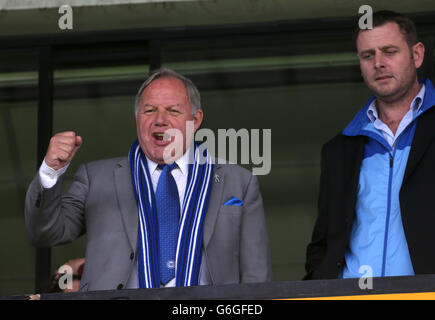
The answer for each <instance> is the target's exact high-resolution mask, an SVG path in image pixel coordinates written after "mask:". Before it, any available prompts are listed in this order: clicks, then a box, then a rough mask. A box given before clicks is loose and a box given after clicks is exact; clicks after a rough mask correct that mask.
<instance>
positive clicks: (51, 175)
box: [39, 159, 69, 189]
mask: <svg viewBox="0 0 435 320" xmlns="http://www.w3.org/2000/svg"><path fill="white" fill-rule="evenodd" d="M68 166H69V163H68V164H67V165H66V166H65V167H63V168H60V169H59V170H54V169H53V168H50V167H49V166H48V165H47V164H46V163H45V159H44V161H42V164H41V167H40V168H39V181H40V182H41V185H42V186H43V187H44V188H45V189H50V188H51V187H53V186H54V185H55V184H56V182H57V180H58V179H59V177H60V176H61V175H62V174H64V173H65V171H66V169H67V168H68Z"/></svg>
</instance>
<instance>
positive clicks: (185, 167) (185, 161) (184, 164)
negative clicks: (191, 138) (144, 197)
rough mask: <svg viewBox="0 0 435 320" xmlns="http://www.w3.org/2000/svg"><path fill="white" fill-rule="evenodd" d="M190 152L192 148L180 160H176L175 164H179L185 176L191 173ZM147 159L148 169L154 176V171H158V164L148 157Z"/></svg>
mask: <svg viewBox="0 0 435 320" xmlns="http://www.w3.org/2000/svg"><path fill="white" fill-rule="evenodd" d="M189 152H190V147H189V148H188V149H187V150H186V152H185V153H184V154H183V155H182V156H181V157H180V158H178V159H177V160H175V163H176V164H177V166H178V169H180V170H181V173H182V174H183V175H187V174H188V172H189ZM146 158H147V164H148V169H149V171H150V174H151V175H152V174H153V173H154V171H155V170H156V169H157V166H158V164H157V163H155V162H154V161H152V160H150V159H148V157H146ZM174 170H175V169H174Z"/></svg>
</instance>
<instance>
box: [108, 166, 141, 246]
mask: <svg viewBox="0 0 435 320" xmlns="http://www.w3.org/2000/svg"><path fill="white" fill-rule="evenodd" d="M114 177H115V189H116V196H117V198H118V205H119V209H120V213H121V218H122V222H123V224H124V229H125V233H126V234H127V237H128V240H129V242H130V245H131V249H132V250H133V251H134V252H136V246H137V236H138V210H137V204H136V199H135V196H134V193H133V188H132V182H131V174H130V166H129V164H128V161H127V159H123V160H121V161H120V162H119V163H118V164H117V166H116V167H115V169H114Z"/></svg>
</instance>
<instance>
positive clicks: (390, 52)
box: [385, 50, 397, 55]
mask: <svg viewBox="0 0 435 320" xmlns="http://www.w3.org/2000/svg"><path fill="white" fill-rule="evenodd" d="M396 52H397V51H396V50H388V51H385V54H388V55H392V54H395V53H396Z"/></svg>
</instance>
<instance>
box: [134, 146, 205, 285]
mask: <svg viewBox="0 0 435 320" xmlns="http://www.w3.org/2000/svg"><path fill="white" fill-rule="evenodd" d="M193 152H194V163H193V164H191V163H190V162H189V172H188V176H187V185H186V192H185V195H184V199H183V205H182V208H181V216H180V223H179V226H178V241H177V251H176V257H175V261H176V263H175V285H176V286H177V287H182V286H195V285H198V282H199V272H200V267H201V255H202V238H203V236H202V235H203V225H204V219H205V215H206V213H207V207H208V202H209V198H210V191H211V183H212V176H213V163H212V159H211V157H210V155H209V154H208V151H207V149H201V148H200V147H198V146H197V145H196V144H194V149H193ZM200 152H202V155H201V154H200ZM204 159H206V161H205V163H204ZM129 162H130V169H131V177H132V182H133V189H134V194H135V197H136V201H137V207H138V210H139V235H138V247H137V268H138V275H139V287H140V288H159V287H160V272H159V250H158V249H159V245H158V241H159V235H158V230H159V228H158V225H157V223H158V222H157V221H158V220H157V211H156V205H155V203H156V199H155V194H154V190H153V185H152V181H151V177H150V172H149V170H148V164H147V158H146V157H145V155H144V153H143V151H142V149H141V148H140V145H139V143H138V141H137V140H136V141H135V142H134V143H133V145H132V146H131V147H130V153H129Z"/></svg>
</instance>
